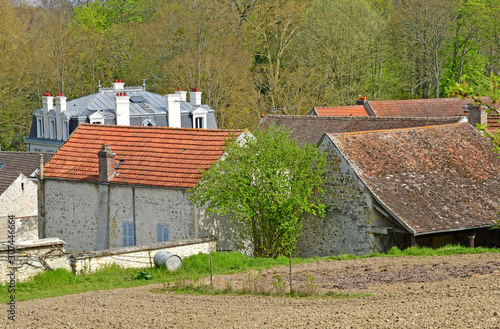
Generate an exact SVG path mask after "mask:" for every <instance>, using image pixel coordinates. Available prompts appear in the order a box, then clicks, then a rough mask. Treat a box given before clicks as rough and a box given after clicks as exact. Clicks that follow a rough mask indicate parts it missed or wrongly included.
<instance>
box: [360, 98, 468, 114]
mask: <svg viewBox="0 0 500 329" xmlns="http://www.w3.org/2000/svg"><path fill="white" fill-rule="evenodd" d="M468 102H470V101H467V100H460V99H459V98H429V99H407V100H391V101H370V102H369V103H370V105H371V107H372V109H373V112H374V113H375V115H376V116H378V117H452V116H462V115H464V114H463V113H464V106H466V105H467V103H468Z"/></svg>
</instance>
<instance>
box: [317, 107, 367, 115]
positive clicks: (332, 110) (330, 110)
mask: <svg viewBox="0 0 500 329" xmlns="http://www.w3.org/2000/svg"><path fill="white" fill-rule="evenodd" d="M314 111H316V114H317V115H318V116H320V117H321V116H337V117H351V116H352V117H367V116H368V112H366V109H365V107H364V106H363V105H353V106H329V107H315V108H314Z"/></svg>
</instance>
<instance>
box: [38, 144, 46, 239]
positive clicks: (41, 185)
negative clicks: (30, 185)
mask: <svg viewBox="0 0 500 329" xmlns="http://www.w3.org/2000/svg"><path fill="white" fill-rule="evenodd" d="M38 238H39V239H44V238H45V177H44V175H43V154H40V178H39V180H38Z"/></svg>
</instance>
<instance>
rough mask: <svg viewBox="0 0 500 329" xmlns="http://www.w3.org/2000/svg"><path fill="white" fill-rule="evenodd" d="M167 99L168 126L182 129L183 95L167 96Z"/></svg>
mask: <svg viewBox="0 0 500 329" xmlns="http://www.w3.org/2000/svg"><path fill="white" fill-rule="evenodd" d="M165 98H166V99H167V112H168V126H169V127H172V128H181V95H179V94H169V95H165Z"/></svg>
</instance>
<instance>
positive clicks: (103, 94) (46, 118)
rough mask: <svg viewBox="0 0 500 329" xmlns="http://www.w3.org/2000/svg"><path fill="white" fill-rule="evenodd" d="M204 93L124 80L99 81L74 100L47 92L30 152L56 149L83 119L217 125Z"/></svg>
mask: <svg viewBox="0 0 500 329" xmlns="http://www.w3.org/2000/svg"><path fill="white" fill-rule="evenodd" d="M201 94H202V93H201V92H200V91H199V90H198V89H197V88H195V89H193V91H191V92H190V93H189V96H190V97H189V98H190V101H189V102H188V101H187V97H186V96H187V92H186V91H182V90H180V89H179V90H177V91H176V92H175V93H174V94H170V95H165V96H163V95H158V94H155V93H152V92H149V91H146V85H145V83H143V85H142V86H137V87H125V84H124V83H123V82H122V81H121V80H116V81H115V82H114V83H113V85H112V87H111V88H103V87H101V86H100V84H99V91H98V92H97V93H95V94H92V95H88V96H85V97H81V98H77V99H73V100H71V101H67V98H66V96H64V95H63V94H58V95H57V96H55V97H54V96H52V95H51V94H49V93H45V95H44V96H43V97H42V101H43V108H41V109H38V110H36V111H35V112H34V113H33V119H32V124H31V131H30V135H29V136H28V137H27V138H25V142H26V143H27V144H28V150H29V151H31V152H55V151H57V149H58V148H59V147H60V146H61V145H62V144H63V143H64V141H65V140H66V139H67V138H68V137H69V136H70V135H71V133H72V132H73V131H74V130H75V129H76V128H77V127H78V126H79V125H80V124H82V123H90V124H106V125H121V126H129V125H130V126H158V127H174V128H181V127H182V128H203V129H217V123H216V120H215V111H214V110H212V109H211V108H210V107H209V106H208V105H205V104H202V103H201ZM54 100H55V107H54Z"/></svg>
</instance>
